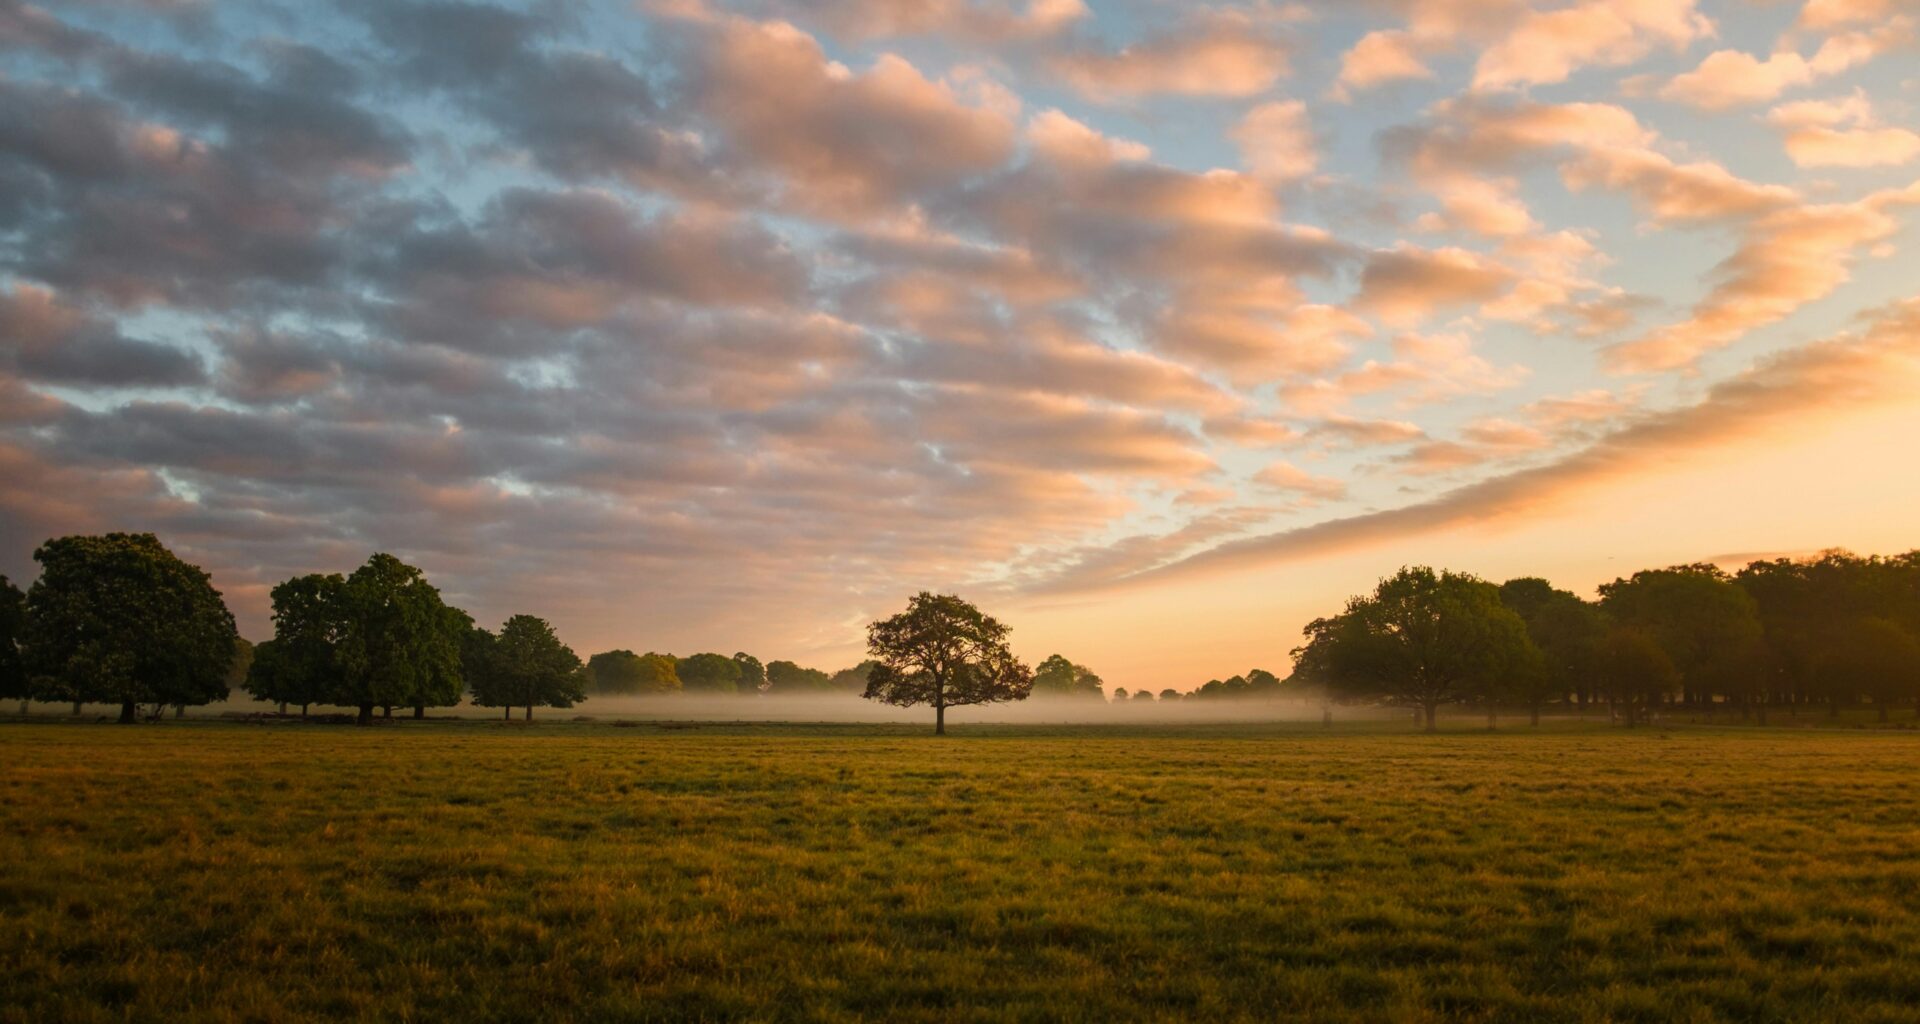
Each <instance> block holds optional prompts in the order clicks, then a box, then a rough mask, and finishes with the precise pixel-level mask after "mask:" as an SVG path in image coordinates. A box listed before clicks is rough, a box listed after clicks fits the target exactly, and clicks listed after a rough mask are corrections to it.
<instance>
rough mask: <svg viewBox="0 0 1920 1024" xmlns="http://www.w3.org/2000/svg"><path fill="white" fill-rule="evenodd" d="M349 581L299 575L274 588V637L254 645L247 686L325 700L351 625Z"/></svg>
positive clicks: (270, 696) (257, 694)
mask: <svg viewBox="0 0 1920 1024" xmlns="http://www.w3.org/2000/svg"><path fill="white" fill-rule="evenodd" d="M346 589H347V581H346V578H345V577H343V576H341V575H339V574H338V573H334V574H328V575H322V574H320V573H311V574H309V575H306V576H295V577H293V578H292V579H290V580H287V581H285V582H284V583H281V584H280V585H278V586H276V587H274V588H273V590H272V591H271V592H270V595H269V596H270V597H271V599H272V601H273V639H271V640H268V641H265V642H264V643H261V644H260V645H259V646H258V647H257V648H255V650H254V654H253V664H252V665H251V666H250V667H249V669H248V671H247V680H246V682H245V683H244V684H243V685H242V689H244V690H246V692H247V693H249V694H251V695H252V696H253V698H254V699H255V700H265V701H273V702H274V703H277V704H278V705H280V710H281V711H285V710H286V708H287V705H289V704H298V705H300V713H301V714H302V715H305V714H306V712H307V707H308V706H309V705H311V704H315V703H318V702H319V701H321V700H323V699H324V698H325V697H326V696H327V694H328V691H329V690H330V689H331V688H332V687H333V685H334V676H335V674H336V673H337V672H338V671H339V667H338V666H339V662H338V658H339V646H340V643H341V641H342V639H343V638H344V637H345V636H346V634H347V629H348V628H349V623H348V614H349V612H348V608H347V594H346Z"/></svg>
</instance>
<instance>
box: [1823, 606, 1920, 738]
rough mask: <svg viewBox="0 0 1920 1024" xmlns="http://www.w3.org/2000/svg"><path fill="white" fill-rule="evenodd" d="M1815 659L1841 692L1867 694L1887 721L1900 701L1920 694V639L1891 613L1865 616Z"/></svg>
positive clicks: (1826, 680)
mask: <svg viewBox="0 0 1920 1024" xmlns="http://www.w3.org/2000/svg"><path fill="white" fill-rule="evenodd" d="M1835 640H1836V642H1835V643H1834V644H1833V645H1832V646H1831V647H1830V648H1828V649H1827V650H1825V651H1823V652H1822V653H1821V655H1820V657H1819V659H1818V660H1817V661H1816V662H1815V663H1814V674H1815V676H1816V677H1817V678H1818V679H1819V681H1820V682H1821V683H1822V684H1823V685H1824V686H1825V687H1826V688H1827V689H1829V690H1830V691H1832V692H1835V693H1856V694H1865V695H1867V696H1868V697H1871V698H1872V699H1873V705H1874V710H1875V711H1876V712H1877V713H1878V714H1879V716H1880V720H1881V721H1882V722H1884V721H1886V720H1887V708H1888V706H1889V705H1891V704H1893V703H1895V702H1896V701H1904V700H1910V699H1912V698H1914V697H1915V696H1916V695H1920V640H1916V639H1915V638H1914V636H1913V634H1911V633H1909V632H1907V631H1906V630H1904V629H1902V628H1900V626H1898V625H1896V624H1895V623H1894V622H1893V620H1891V619H1861V620H1860V621H1858V622H1855V623H1853V624H1852V625H1851V626H1850V627H1848V628H1846V629H1843V630H1842V631H1841V632H1840V635H1839V636H1837V637H1835Z"/></svg>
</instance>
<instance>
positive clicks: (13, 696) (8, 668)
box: [0, 576, 33, 715]
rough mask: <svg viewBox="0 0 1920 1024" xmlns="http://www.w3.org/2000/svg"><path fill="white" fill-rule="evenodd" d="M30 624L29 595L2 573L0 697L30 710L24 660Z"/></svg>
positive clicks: (0, 585)
mask: <svg viewBox="0 0 1920 1024" xmlns="http://www.w3.org/2000/svg"><path fill="white" fill-rule="evenodd" d="M26 624H27V596H26V595H25V594H22V593H21V592H20V588H19V587H16V586H14V585H13V583H12V582H11V581H9V580H8V579H7V578H6V577H5V576H0V699H5V700H17V701H19V702H20V713H21V714H22V715H24V714H26V713H27V701H28V700H29V699H31V698H32V696H33V694H32V692H31V691H30V690H28V689H27V669H26V666H25V665H24V664H22V663H21V660H20V634H21V632H22V631H23V630H25V628H26Z"/></svg>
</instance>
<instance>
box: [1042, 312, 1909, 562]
mask: <svg viewBox="0 0 1920 1024" xmlns="http://www.w3.org/2000/svg"><path fill="white" fill-rule="evenodd" d="M1916 386H1920V302H1916V301H1909V302H1907V303H1905V304H1902V305H1901V306H1898V307H1895V308H1893V309H1890V310H1887V311H1886V312H1885V313H1884V314H1883V315H1882V316H1881V317H1880V318H1879V320H1878V321H1877V322H1875V323H1874V324H1873V325H1872V326H1871V327H1869V328H1868V329H1867V330H1866V331H1864V332H1863V333H1862V334H1859V335H1852V336H1841V337H1837V338H1833V339H1830V340H1827V341H1823V342H1817V343H1814V344H1810V345H1806V346H1803V347H1801V348H1798V349H1792V350H1789V351H1787V352H1784V353H1781V354H1779V355H1777V356H1775V357H1773V358H1770V359H1768V360H1766V361H1764V362H1761V363H1759V364H1757V365H1755V366H1754V367H1752V368H1751V369H1749V370H1747V371H1746V372H1744V373H1740V374H1737V375H1735V376H1733V377H1730V378H1728V379H1726V380H1724V381H1722V382H1720V383H1718V384H1716V385H1714V386H1713V387H1712V388H1710V389H1708V391H1707V394H1706V396H1705V397H1704V398H1702V399H1701V400H1700V401H1699V402H1697V403H1695V404H1693V405H1689V406H1683V407H1680V408H1677V409H1672V410H1667V411H1663V412H1655V413H1646V414H1643V415H1641V416H1640V417H1638V418H1637V419H1634V420H1632V421H1629V422H1627V423H1625V424H1623V425H1622V426H1620V427H1618V428H1617V429H1615V430H1613V431H1611V432H1609V433H1607V434H1605V435H1604V436H1602V437H1601V438H1600V439H1598V440H1597V441H1595V442H1594V443H1593V444H1591V445H1589V446H1587V447H1586V448H1583V449H1581V450H1579V451H1577V452H1574V453H1572V454H1570V455H1567V456H1565V457H1563V458H1560V459H1558V460H1555V461H1553V462H1550V463H1547V464H1545V465H1541V466H1537V467H1533V468H1529V469H1522V470H1518V471H1515V472H1512V473H1507V474H1505V475H1501V476H1496V477H1492V478H1489V479H1486V480H1483V481H1480V482H1477V483H1472V484H1467V485H1465V486H1462V487H1459V488H1456V489H1454V490H1451V491H1448V492H1447V493H1445V494H1443V495H1441V496H1439V497H1437V498H1434V499H1432V500H1430V501H1425V502H1420V503H1417V504H1413V505H1406V506H1402V507H1399V508H1394V509H1387V510H1383V511H1379V512H1370V513H1364V514H1361V515H1354V516H1344V517H1340V518H1335V519H1330V520H1327V521H1325V522H1320V523H1315V524H1313V525H1311V526H1304V527H1300V528H1297V529H1292V530H1286V531H1282V532H1279V533H1270V534H1265V535H1260V536H1254V537H1248V538H1244V539H1240V540H1233V541H1228V542H1225V543H1222V544H1218V545H1215V546H1213V547H1211V548H1208V549H1205V550H1203V551H1199V552H1197V553H1194V554H1190V555H1186V556H1184V557H1181V558H1178V559H1175V560H1171V561H1167V562H1164V563H1161V564H1159V565H1156V566H1154V567H1151V568H1146V569H1141V570H1137V571H1134V572H1131V573H1127V574H1121V575H1109V576H1093V575H1081V576H1063V577H1061V578H1058V579H1056V580H1054V581H1051V582H1050V583H1049V584H1046V585H1043V586H1040V587H1036V588H1035V589H1044V590H1050V591H1076V590H1088V589H1094V588H1098V587H1105V586H1120V585H1140V584H1146V583H1149V582H1158V581H1163V580H1168V579H1174V578H1185V577H1191V576H1196V575H1200V574H1204V573H1208V572H1220V571H1230V570H1244V569H1250V568H1255V567H1259V566H1268V565H1275V564H1279V563H1284V562H1290V561H1297V560H1301V559H1305V558H1312V557H1317V556H1321V555H1326V554H1331V553H1334V552H1338V551H1343V550H1350V549H1353V548H1358V547H1363V546H1367V545H1372V544H1379V543H1385V542H1388V541H1391V540H1396V539H1399V538H1404V537H1412V536H1419V535H1423V534H1428V533H1433V532H1435V531H1438V530H1443V529H1446V528H1448V527H1452V526H1457V525H1462V524H1467V523H1484V522H1498V521H1512V520H1517V519H1523V518H1525V517H1528V516H1533V515H1541V514H1546V513H1549V512H1551V511H1553V510H1555V509H1557V508H1560V507H1563V506H1564V505H1565V504H1566V503H1567V502H1568V501H1570V500H1571V499H1572V498H1574V497H1576V496H1578V495H1580V494H1583V493H1587V492H1589V491H1591V490H1592V489H1594V488H1596V487H1599V486H1603V485H1605V484H1607V483H1609V482H1612V481H1615V480H1622V479H1631V478H1632V477H1633V476H1634V475H1636V474H1638V473H1641V472H1643V471H1645V469H1647V468H1648V467H1649V466H1652V465H1656V464H1659V463H1662V462H1665V461H1668V460H1670V459H1672V458H1673V457H1674V456H1676V455H1681V454H1684V453H1688V452H1695V451H1701V450H1706V449H1710V448H1712V447H1714V446H1716V445H1722V444H1729V443H1735V442H1740V441H1746V440H1751V439H1754V438H1760V437H1765V436H1769V435H1771V434H1773V433H1776V432H1781V431H1801V430H1804V429H1805V427H1806V424H1807V422H1808V421H1809V419H1810V418H1818V417H1836V416H1844V415H1847V414H1849V413H1853V412H1857V411H1859V410H1861V409H1864V408H1869V407H1872V406H1874V405H1882V404H1886V403H1890V402H1902V401H1906V400H1907V398H1908V397H1909V396H1910V395H1911V394H1912V391H1913V389H1914V388H1915V387H1916Z"/></svg>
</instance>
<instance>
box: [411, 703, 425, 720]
mask: <svg viewBox="0 0 1920 1024" xmlns="http://www.w3.org/2000/svg"><path fill="white" fill-rule="evenodd" d="M413 717H415V718H425V717H427V706H426V705H425V704H415V705H414V706H413Z"/></svg>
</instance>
